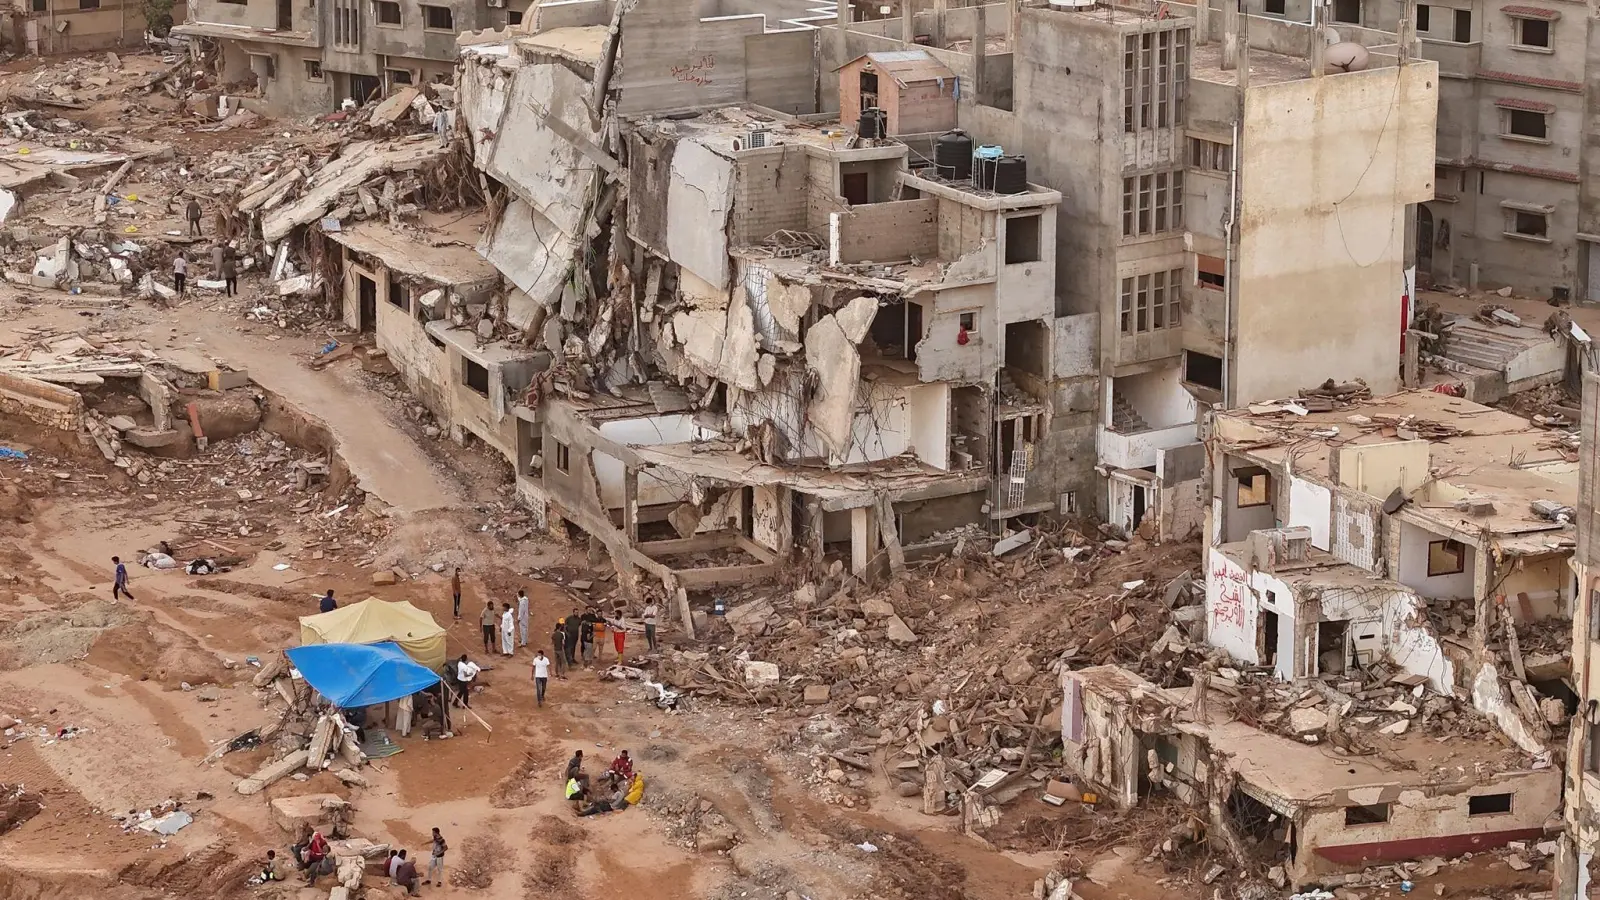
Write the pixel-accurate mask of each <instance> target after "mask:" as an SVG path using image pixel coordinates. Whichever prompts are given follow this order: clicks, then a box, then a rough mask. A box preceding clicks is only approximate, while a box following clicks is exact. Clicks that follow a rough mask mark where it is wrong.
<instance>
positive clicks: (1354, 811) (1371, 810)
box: [1344, 803, 1392, 828]
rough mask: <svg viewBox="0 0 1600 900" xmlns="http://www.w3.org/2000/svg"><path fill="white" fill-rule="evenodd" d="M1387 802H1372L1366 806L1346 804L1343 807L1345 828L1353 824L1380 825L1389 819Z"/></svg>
mask: <svg viewBox="0 0 1600 900" xmlns="http://www.w3.org/2000/svg"><path fill="white" fill-rule="evenodd" d="M1391 805H1392V804H1389V803H1373V804H1370V805H1367V806H1346V807H1345V808H1344V824H1345V827H1346V828H1349V827H1351V826H1353V825H1381V824H1382V823H1384V822H1387V821H1389V807H1390V806H1391Z"/></svg>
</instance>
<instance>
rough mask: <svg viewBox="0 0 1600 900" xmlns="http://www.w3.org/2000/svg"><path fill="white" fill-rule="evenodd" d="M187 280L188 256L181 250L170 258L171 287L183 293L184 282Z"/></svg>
mask: <svg viewBox="0 0 1600 900" xmlns="http://www.w3.org/2000/svg"><path fill="white" fill-rule="evenodd" d="M188 280H189V257H188V256H186V255H184V254H183V253H182V252H181V251H180V252H179V253H178V255H177V256H174V257H173V258H172V289H173V290H175V291H177V292H178V293H180V294H181V293H183V285H184V282H186V281H188Z"/></svg>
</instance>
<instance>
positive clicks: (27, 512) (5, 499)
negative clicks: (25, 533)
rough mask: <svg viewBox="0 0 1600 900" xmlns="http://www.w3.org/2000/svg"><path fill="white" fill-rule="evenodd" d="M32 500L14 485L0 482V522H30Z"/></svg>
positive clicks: (31, 517)
mask: <svg viewBox="0 0 1600 900" xmlns="http://www.w3.org/2000/svg"><path fill="white" fill-rule="evenodd" d="M32 521H33V498H31V497H29V496H28V495H27V494H26V493H25V492H23V490H22V489H21V488H19V487H17V486H16V485H14V484H10V483H8V482H0V522H32Z"/></svg>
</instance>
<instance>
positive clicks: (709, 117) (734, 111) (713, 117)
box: [660, 106, 906, 159]
mask: <svg viewBox="0 0 1600 900" xmlns="http://www.w3.org/2000/svg"><path fill="white" fill-rule="evenodd" d="M660 124H661V126H662V127H663V128H667V129H671V130H676V131H677V133H678V136H679V138H680V139H682V140H687V141H693V142H695V143H697V144H701V145H703V146H705V147H706V148H708V149H711V150H714V151H716V152H717V153H719V154H721V155H724V156H727V155H731V154H732V153H733V152H734V142H735V141H737V142H738V145H739V149H751V148H748V147H745V142H746V134H747V133H748V132H750V131H752V130H762V129H765V130H767V131H769V132H771V133H770V134H769V135H767V146H769V147H776V146H793V145H801V146H806V147H815V148H817V149H819V150H827V151H830V152H834V153H848V154H850V155H852V156H855V157H857V158H861V159H895V158H898V157H902V156H905V155H906V147H905V145H904V144H900V143H885V144H883V145H880V146H866V147H854V148H852V147H851V146H850V143H851V141H852V140H853V139H854V138H855V131H854V125H851V126H850V127H848V128H847V127H845V126H844V125H842V124H840V123H839V121H837V120H833V121H828V122H820V123H811V122H800V121H796V120H794V119H790V118H787V117H784V116H781V115H779V114H776V113H772V112H768V111H765V110H761V109H758V108H756V107H753V106H724V107H721V108H720V109H714V110H711V111H709V112H706V113H702V114H701V115H698V116H696V117H694V118H692V119H678V120H673V121H663V122H661V123H660Z"/></svg>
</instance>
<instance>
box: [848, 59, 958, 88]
mask: <svg viewBox="0 0 1600 900" xmlns="http://www.w3.org/2000/svg"><path fill="white" fill-rule="evenodd" d="M861 59H866V60H867V61H868V62H870V63H872V68H873V69H874V70H875V71H877V72H879V73H880V74H884V75H888V76H889V77H891V78H893V79H894V80H895V81H897V82H899V83H900V85H901V86H905V85H908V84H916V83H918V82H923V81H938V80H939V79H941V78H942V79H946V80H949V79H954V78H955V77H956V73H954V72H952V71H950V67H949V66H947V65H945V64H944V63H942V62H940V61H939V60H937V59H934V58H933V56H932V55H931V54H929V53H928V52H927V51H926V50H884V51H880V52H877V53H868V54H865V55H864V56H858V57H856V58H855V59H852V60H850V62H848V63H845V66H848V65H850V64H851V63H854V62H857V61H859V60H861ZM839 68H841V69H842V68H844V66H840V67H839Z"/></svg>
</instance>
